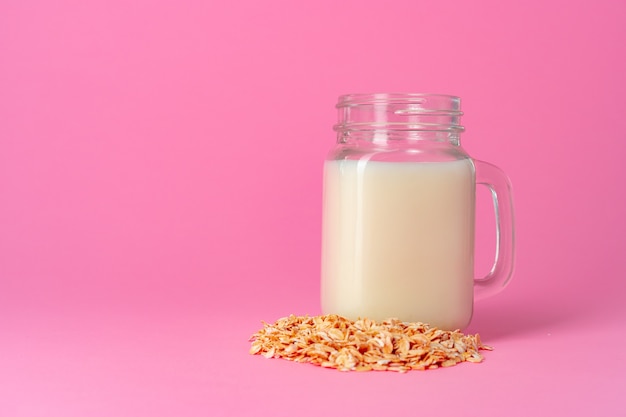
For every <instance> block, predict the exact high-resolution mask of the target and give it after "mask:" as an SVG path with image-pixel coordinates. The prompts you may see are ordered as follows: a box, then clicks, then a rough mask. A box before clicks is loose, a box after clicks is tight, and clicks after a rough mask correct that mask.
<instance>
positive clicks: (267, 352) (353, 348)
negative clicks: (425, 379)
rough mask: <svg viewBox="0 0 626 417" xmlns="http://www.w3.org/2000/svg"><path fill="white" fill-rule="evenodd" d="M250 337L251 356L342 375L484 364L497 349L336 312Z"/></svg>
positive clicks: (285, 321)
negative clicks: (484, 354) (309, 365)
mask: <svg viewBox="0 0 626 417" xmlns="http://www.w3.org/2000/svg"><path fill="white" fill-rule="evenodd" d="M263 324H264V328H263V329H262V330H260V331H258V332H256V333H255V334H254V335H252V337H251V338H250V341H251V342H252V347H251V349H250V353H251V354H260V355H263V356H265V357H266V358H272V357H274V358H284V359H287V360H291V361H295V362H307V363H312V364H314V365H319V366H323V367H325V368H334V369H338V370H340V371H350V370H354V371H371V370H378V371H383V370H387V371H397V372H407V371H409V370H414V369H418V370H423V369H435V368H438V367H447V366H453V365H456V364H458V363H460V362H464V361H467V362H482V360H483V357H482V355H481V354H480V352H479V350H491V349H492V348H491V347H489V346H485V345H483V344H482V343H481V341H480V336H479V335H478V334H476V335H473V336H472V335H464V334H462V333H460V332H459V331H458V330H457V331H453V332H451V331H445V330H440V329H438V328H436V327H431V326H429V325H427V324H423V323H403V322H401V321H399V320H395V319H390V320H385V321H383V322H375V321H373V320H369V319H359V320H356V321H353V320H349V319H346V318H344V317H341V316H337V315H334V314H331V315H324V316H314V317H309V316H294V315H291V316H289V317H285V318H282V319H279V320H278V321H276V323H274V324H268V323H263Z"/></svg>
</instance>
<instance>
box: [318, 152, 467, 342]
mask: <svg viewBox="0 0 626 417" xmlns="http://www.w3.org/2000/svg"><path fill="white" fill-rule="evenodd" d="M474 199H475V177H474V165H473V163H472V160H471V159H469V158H466V159H460V160H453V161H444V162H381V161H375V160H371V159H369V158H362V159H360V160H359V159H357V160H329V161H326V163H325V168H324V206H323V240H322V282H321V284H322V294H321V296H322V310H323V312H324V313H334V314H340V315H343V316H346V317H349V318H352V319H356V318H358V317H368V318H371V319H374V320H383V319H387V318H391V317H396V318H400V319H401V320H403V321H421V322H426V323H430V324H432V325H436V326H438V327H440V328H444V329H452V330H454V329H458V328H463V327H465V326H466V325H467V324H468V323H469V321H470V319H471V315H472V304H473V285H474V277H473V272H474V266H473V265H474V264H473V262H474Z"/></svg>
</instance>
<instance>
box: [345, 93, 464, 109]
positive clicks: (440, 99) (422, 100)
mask: <svg viewBox="0 0 626 417" xmlns="http://www.w3.org/2000/svg"><path fill="white" fill-rule="evenodd" d="M392 103H395V104H398V103H406V104H417V105H425V106H424V107H426V106H427V107H428V108H429V109H430V110H431V111H432V110H435V108H436V107H439V109H437V110H440V111H445V110H448V111H457V110H458V109H460V106H461V98H460V97H458V96H454V95H449V94H439V93H351V94H343V95H341V96H339V100H338V102H337V105H336V107H337V108H342V107H353V106H363V105H365V106H367V105H376V104H392ZM434 107H435V108H434Z"/></svg>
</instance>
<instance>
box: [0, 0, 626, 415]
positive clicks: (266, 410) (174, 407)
mask: <svg viewBox="0 0 626 417" xmlns="http://www.w3.org/2000/svg"><path fill="white" fill-rule="evenodd" d="M625 21H626V4H624V3H623V2H619V1H595V2H582V1H570V2H564V1H563V2H561V1H552V2H544V1H536V0H531V1H526V2H500V1H478V2H454V1H452V2H451V1H448V2H418V1H413V0H412V1H398V2H393V3H385V2H375V1H362V0H361V1H345V2H332V1H326V0H323V1H318V2H307V3H304V2H288V1H284V2H280V1H263V2H255V1H242V2H224V3H223V2H217V1H208V2H207V1H181V2H174V1H171V2H165V1H160V2H155V1H136V2H124V1H118V0H114V1H104V0H96V1H91V2H83V1H71V0H61V1H58V2H44V1H17V0H9V1H3V2H2V4H0V57H1V58H0V60H1V61H0V416H10V417H13V416H16V417H19V416H64V417H70V416H113V415H114V416H143V415H149V416H171V415H177V416H206V415H211V416H229V415H232V416H238V415H242V416H243V415H252V414H255V415H272V416H287V415H296V414H297V415H301V416H318V415H342V416H345V415H366V416H367V415H380V414H381V413H391V415H395V414H397V413H401V412H406V413H407V414H408V415H413V414H416V415H417V414H420V415H440V416H446V415H450V416H460V415H463V416H466V415H467V416H473V415H480V416H496V415H498V416H502V415H507V416H517V415H519V416H522V415H524V416H527V415H548V414H549V413H552V414H553V415H585V416H586V415H591V414H594V415H606V416H611V415H625V414H626V402H624V399H623V394H622V389H621V386H623V385H624V382H626V378H625V377H624V375H626V359H625V357H624V355H623V354H622V353H621V350H622V348H621V347H622V346H623V345H624V343H625V342H626V336H625V335H626V326H625V324H624V323H625V319H626V306H625V303H624V295H625V294H626V283H625V275H626V262H625V261H624V258H623V252H624V236H625V235H626V220H625V218H626V217H625V215H624V213H626V186H625V185H624V182H625V180H626V167H625V165H624V158H625V157H626V142H625V141H624V135H625V133H624V132H626V117H625V114H626V113H625V111H626V105H625V104H624V97H626V78H625V77H624V74H626V58H625V56H626V50H625V47H624V45H625V44H626V25H624V22H625ZM374 91H416V92H439V93H448V94H455V95H459V96H461V97H462V98H463V107H464V110H465V112H466V116H465V117H464V119H463V124H464V125H465V126H466V127H467V133H466V134H465V135H464V137H463V143H464V146H465V148H466V149H467V150H468V151H469V153H470V154H471V155H473V156H474V157H476V158H479V159H483V160H486V161H489V162H492V163H494V164H496V165H498V166H500V167H501V168H502V169H504V170H505V171H506V172H507V173H508V174H509V176H510V177H511V180H512V182H513V186H514V193H515V195H514V197H515V203H516V214H517V238H518V239H517V255H518V256H517V270H516V274H515V276H514V278H513V281H512V284H511V285H510V286H509V287H508V288H507V289H506V290H505V292H503V293H502V294H500V295H499V296H497V297H495V298H493V299H490V300H486V301H484V302H481V303H479V304H477V306H476V311H475V318H474V321H473V323H472V325H471V328H470V329H469V331H473V332H479V333H481V335H482V336H483V339H484V340H485V342H486V343H488V344H491V345H493V346H494V347H495V350H494V351H493V352H487V353H486V361H485V362H484V363H482V364H479V365H474V364H463V365H460V366H457V367H453V368H449V369H443V370H436V371H432V372H430V371H429V372H413V373H409V374H406V375H397V374H389V373H387V374H385V373H367V374H361V373H359V374H356V373H339V372H335V371H330V370H325V369H319V368H315V367H313V366H308V365H298V364H293V363H288V362H285V361H279V360H266V359H264V358H262V357H258V356H249V355H248V354H247V350H248V346H249V344H248V342H247V338H248V337H249V336H250V334H251V333H253V332H254V331H256V330H257V329H258V328H259V326H260V320H267V321H270V320H272V321H273V320H275V319H276V318H278V317H280V316H284V315H288V314H290V313H295V314H304V313H309V314H317V313H319V302H318V297H319V290H318V276H319V255H320V248H319V244H320V215H321V200H320V197H321V168H322V161H323V158H324V156H325V153H326V151H327V150H328V149H330V147H331V146H332V144H333V141H334V139H335V138H334V134H333V132H332V130H331V126H332V124H333V123H334V122H335V110H334V104H335V100H336V97H337V96H338V95H339V94H343V93H349V92H374ZM482 196H483V197H485V198H483V199H482V202H480V204H481V206H480V207H481V208H480V210H479V214H480V215H479V219H478V220H479V225H478V227H479V234H478V239H477V240H478V241H477V245H478V253H477V256H478V260H477V263H478V270H479V273H484V272H485V271H486V269H487V268H488V264H489V262H490V256H491V251H492V245H493V242H492V241H493V239H492V237H491V229H490V227H491V223H490V220H489V202H488V201H487V200H486V194H482Z"/></svg>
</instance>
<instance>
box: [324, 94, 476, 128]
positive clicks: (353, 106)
mask: <svg viewBox="0 0 626 417" xmlns="http://www.w3.org/2000/svg"><path fill="white" fill-rule="evenodd" d="M336 107H337V110H338V111H339V120H338V122H339V123H337V124H336V125H335V126H334V128H335V130H337V131H368V130H369V131H371V130H374V131H376V130H385V129H389V130H407V131H440V132H462V131H463V130H464V128H463V126H461V125H460V119H461V116H462V115H463V112H462V111H461V98H460V97H457V96H453V95H448V94H432V93H368V94H361V93H359V94H345V95H342V96H339V100H338V102H337V105H336Z"/></svg>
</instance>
